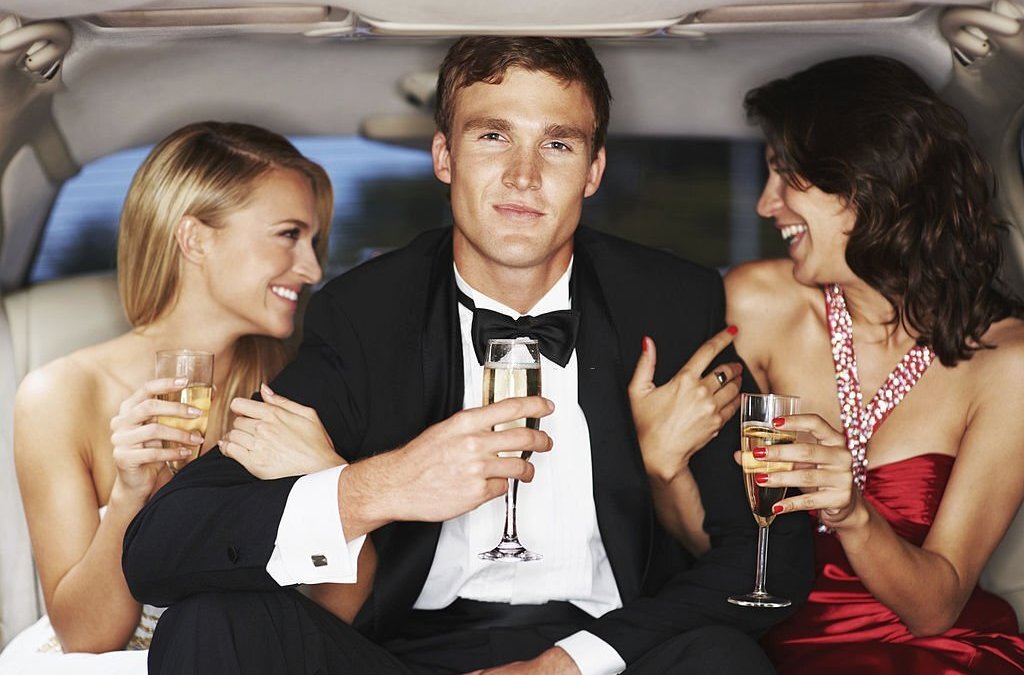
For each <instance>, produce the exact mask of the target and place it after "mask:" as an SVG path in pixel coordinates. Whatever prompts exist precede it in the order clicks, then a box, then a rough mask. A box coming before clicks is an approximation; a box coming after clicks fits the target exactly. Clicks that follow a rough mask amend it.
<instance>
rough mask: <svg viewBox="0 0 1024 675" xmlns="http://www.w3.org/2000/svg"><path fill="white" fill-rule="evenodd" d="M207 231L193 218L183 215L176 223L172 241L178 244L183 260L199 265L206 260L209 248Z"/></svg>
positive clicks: (203, 225)
mask: <svg viewBox="0 0 1024 675" xmlns="http://www.w3.org/2000/svg"><path fill="white" fill-rule="evenodd" d="M208 229H209V228H208V227H207V226H206V225H205V224H203V222H202V221H201V220H199V219H198V218H196V217H195V216H189V215H185V216H182V217H181V220H179V221H178V224H177V226H175V228H174V240H175V241H176V242H178V248H179V249H180V250H181V255H182V257H183V258H185V260H187V261H189V262H192V263H201V262H202V261H203V260H204V259H205V258H206V255H207V252H208V248H209V237H208V236H207V235H208V234H209V233H208V232H207V230H208Z"/></svg>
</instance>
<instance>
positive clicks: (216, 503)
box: [124, 228, 813, 663]
mask: <svg viewBox="0 0 1024 675" xmlns="http://www.w3.org/2000/svg"><path fill="white" fill-rule="evenodd" d="M574 255H575V262H574V271H573V305H574V307H578V308H580V310H581V326H580V332H579V335H580V336H579V340H578V342H577V346H576V350H577V356H578V359H579V380H580V382H579V392H580V394H579V395H580V405H581V407H582V409H583V411H584V413H585V415H586V419H587V424H588V426H589V428H590V435H591V439H590V440H591V451H592V454H593V472H594V475H593V484H594V501H595V504H596V510H597V520H598V526H599V528H600V531H601V537H602V540H603V542H604V546H605V549H606V550H607V553H608V559H609V561H610V563H611V567H612V570H613V573H614V576H615V581H616V584H617V585H618V589H619V594H620V596H621V598H622V601H623V603H624V606H623V607H622V608H621V609H618V610H615V611H612V612H609V613H608V614H606V615H605V616H603V617H601V618H599V619H596V620H595V621H594V622H593V624H592V625H590V626H589V627H588V630H589V631H590V632H592V633H593V634H595V635H597V636H598V637H600V638H602V639H603V640H605V641H606V642H608V643H609V644H610V645H612V646H613V647H614V648H615V649H616V651H618V652H619V654H620V655H621V656H622V658H623V659H624V660H625V661H626V662H627V663H630V662H632V661H634V660H636V659H637V658H638V657H640V656H641V655H643V654H644V653H645V652H647V651H648V650H650V649H651V648H653V647H655V646H657V645H658V644H660V643H661V642H663V641H665V640H667V639H669V638H670V637H672V636H674V635H676V634H678V633H680V632H682V631H685V630H688V629H691V628H695V627H699V626H704V625H710V624H729V625H733V626H736V627H738V628H740V629H742V630H745V631H747V632H749V633H751V634H755V635H756V634H758V633H759V632H760V631H762V630H764V629H765V628H767V627H768V626H769V625H771V624H772V623H775V622H776V621H778V620H780V619H781V618H783V617H784V616H785V615H786V611H785V610H757V609H749V608H739V607H736V606H734V605H731V604H729V603H727V602H726V597H727V596H729V595H730V594H736V593H742V592H747V591H749V590H750V589H751V588H752V587H753V575H754V558H755V549H756V527H755V525H754V521H753V519H752V517H751V515H750V511H749V508H748V506H747V504H746V499H745V497H744V492H743V484H742V479H741V475H740V472H739V469H738V467H737V466H736V464H735V463H734V461H733V459H732V454H733V451H734V450H736V449H737V448H738V442H739V429H738V421H737V419H735V418H734V419H733V420H732V421H731V422H730V423H729V424H727V425H726V426H725V428H724V429H723V430H722V431H721V433H720V434H719V435H718V437H717V438H716V439H715V440H713V441H712V442H711V443H709V444H708V445H707V446H706V447H705V448H704V449H702V450H701V451H700V452H699V453H698V454H697V455H696V456H695V457H694V458H693V460H692V462H691V467H692V471H693V474H694V476H695V478H696V479H697V481H698V484H699V485H700V489H701V495H702V499H703V502H704V508H705V512H706V517H705V524H704V526H705V529H706V531H707V532H708V534H709V535H710V537H711V542H712V550H711V551H710V552H709V553H707V554H705V555H704V556H702V557H701V558H700V559H698V560H693V559H692V558H690V557H689V556H688V555H687V554H685V553H684V552H683V550H682V549H681V548H680V547H679V546H678V545H677V544H676V543H675V542H674V541H673V540H672V539H671V538H670V537H669V536H668V535H667V534H666V533H665V532H664V530H662V528H661V527H660V525H659V524H658V523H657V521H656V519H655V517H654V514H653V508H652V504H651V497H650V490H649V486H648V481H647V478H646V475H645V473H644V468H643V462H642V460H641V456H640V451H639V448H638V446H637V442H636V436H635V431H634V428H633V424H632V418H631V415H630V411H629V402H628V398H627V394H626V385H627V383H628V381H629V377H630V375H631V373H632V369H633V366H634V365H635V363H636V360H637V358H638V356H639V353H640V346H641V338H642V337H643V336H644V335H649V336H651V337H652V338H654V340H655V341H656V342H657V345H658V372H657V375H656V382H659V383H660V382H663V381H665V380H666V379H668V378H669V377H671V376H672V375H673V374H674V373H675V372H676V371H677V370H678V369H679V368H680V367H681V366H682V365H683V364H684V363H685V362H686V360H687V359H688V358H689V357H690V355H691V354H692V353H693V352H694V350H695V349H696V348H697V347H698V346H700V345H701V344H702V343H703V342H704V341H705V340H706V339H707V338H708V337H710V336H711V335H713V334H714V333H715V332H717V331H719V330H721V329H722V328H723V327H724V299H723V289H722V283H721V279H720V278H719V276H718V274H717V273H715V272H714V271H711V270H707V269H704V268H701V267H698V266H696V265H693V264H690V263H687V262H684V261H682V260H679V259H678V258H676V257H674V256H671V255H669V254H667V253H663V252H660V251H655V250H652V249H649V248H645V247H642V246H639V245H636V244H632V243H629V242H625V241H623V240H620V239H616V238H613V237H610V236H607V235H603V234H599V233H597V232H595V231H592V230H588V229H586V228H580V230H579V231H578V232H577V234H576V237H575V246H574ZM458 336H459V331H458V312H457V305H456V298H455V283H454V275H453V273H452V252H451V231H450V230H447V229H446V230H436V231H432V232H428V233H426V234H424V235H421V236H420V237H418V238H417V239H416V240H415V241H413V242H412V243H411V244H410V245H408V246H406V247H405V248H403V249H401V250H398V251H395V252H393V253H390V254H387V255H384V256H381V257H380V258H377V259H375V260H372V261H370V262H368V263H366V264H364V265H362V266H360V267H358V268H356V269H354V270H352V271H350V272H348V273H347V274H344V275H342V276H341V277H339V278H338V279H336V280H334V281H332V282H331V283H330V284H328V285H327V286H326V287H325V288H324V289H323V290H321V291H320V292H318V293H317V294H316V295H315V296H314V298H313V299H312V301H311V304H310V307H309V309H308V311H307V313H306V322H305V327H304V337H303V342H302V346H301V348H300V351H299V354H298V356H297V357H296V359H295V361H294V362H293V363H292V364H291V365H289V366H288V367H287V368H286V369H285V370H284V371H283V372H282V373H281V375H280V376H279V377H278V378H277V379H276V380H275V381H274V383H273V385H272V386H273V388H274V390H275V391H277V392H278V393H281V394H283V395H285V396H287V397H289V398H291V399H293V400H296V401H298V402H300V403H303V404H305V405H308V406H312V407H313V408H315V409H316V410H317V412H318V414H319V415H320V419H321V420H322V421H323V423H324V425H325V426H326V428H327V431H328V433H329V434H330V436H331V438H332V439H333V441H334V444H335V447H336V448H337V449H338V452H339V453H341V454H342V455H343V456H344V457H346V458H347V459H348V460H349V461H356V460H358V459H360V458H363V457H367V456H370V455H373V454H375V453H380V452H386V451H388V450H391V449H393V448H396V447H398V446H400V445H402V444H404V443H406V442H407V441H409V440H410V439H412V438H413V437H414V436H416V435H417V434H419V433H420V432H421V431H422V430H423V429H424V428H426V427H427V426H429V425H431V424H433V423H435V422H438V421H440V420H442V419H444V418H446V417H448V416H450V415H451V414H452V413H454V412H456V411H458V410H459V409H461V407H462V403H463V386H462V382H463V374H462V349H461V345H460V342H459V337H458ZM723 358H724V359H726V360H733V359H735V354H734V353H732V352H731V350H730V351H729V352H726V353H725V354H724V356H723ZM746 384H747V385H748V386H747V387H745V388H749V386H750V385H751V382H750V380H749V379H748V380H747V381H746ZM555 451H556V452H557V449H556V450H555ZM294 480H295V479H294V478H289V479H281V480H275V481H258V480H256V479H255V478H253V477H252V476H250V475H249V474H248V473H247V472H246V471H244V470H243V469H242V468H241V467H240V465H238V464H237V463H235V462H234V461H232V460H229V459H227V458H225V457H223V456H222V455H220V454H219V453H217V452H212V453H209V454H207V455H206V456H204V457H203V458H202V459H200V460H198V461H196V462H193V463H192V464H190V465H189V466H188V467H187V468H186V469H185V470H183V471H182V472H181V473H180V474H179V475H178V476H177V477H176V478H175V479H174V480H173V481H171V482H170V483H169V484H168V485H167V486H165V488H164V489H163V490H162V491H160V492H159V493H158V494H157V495H156V496H155V497H154V499H152V500H151V501H150V503H149V504H148V505H147V506H146V507H145V509H143V511H142V512H141V513H140V514H139V515H138V516H137V517H136V519H135V520H134V521H133V523H132V525H131V527H130V528H129V530H128V532H127V535H126V537H125V555H124V570H125V575H126V577H127V579H128V582H129V585H130V587H131V589H132V593H133V594H134V595H135V597H136V598H137V599H139V600H141V601H144V602H148V603H150V604H155V605H166V604H170V603H172V602H174V601H175V600H176V599H178V598H181V597H184V596H187V595H190V594H193V593H198V592H203V591H209V590H229V589H247V590H266V589H273V588H277V585H276V584H275V583H274V581H273V580H272V579H271V578H270V577H269V575H267V573H266V571H265V567H266V564H267V562H268V560H269V557H270V554H271V552H272V550H273V546H274V539H275V537H276V533H277V527H278V522H279V521H280V517H281V513H282V511H283V509H284V504H285V501H286V499H287V496H288V492H289V490H290V488H291V485H292V483H293V482H294ZM439 532H440V524H438V523H418V522H397V523H392V524H390V525H387V526H385V527H383V528H381V529H379V530H377V531H375V532H374V533H373V535H372V536H373V541H374V544H375V545H376V547H377V551H378V555H379V563H378V568H377V575H376V580H375V583H374V589H373V593H372V595H371V596H370V598H369V600H368V601H367V603H366V605H365V606H364V608H363V610H362V611H361V612H360V613H359V615H358V617H357V618H356V621H355V626H356V627H357V628H358V629H359V630H361V631H362V632H364V633H365V634H367V635H368V636H369V637H371V638H372V639H376V640H381V639H384V638H386V637H388V636H389V635H390V634H392V633H393V632H394V631H395V629H396V628H398V627H400V626H401V624H402V622H403V620H404V618H405V617H406V615H407V613H408V612H409V611H410V609H411V608H412V605H413V602H414V601H415V600H416V598H417V596H418V595H419V593H420V590H421V588H422V586H423V582H424V581H425V579H426V577H427V573H428V571H429V569H430V565H431V562H432V560H433V555H434V550H435V547H436V544H437V540H438V535H439ZM770 551H771V556H770V561H769V566H768V570H769V574H768V580H769V587H770V589H771V591H772V592H773V593H775V594H778V595H782V596H785V597H790V598H793V599H794V600H796V601H798V603H797V604H799V601H800V600H802V599H803V598H804V597H805V596H806V594H807V592H808V591H809V588H810V583H811V579H812V574H813V569H812V559H811V545H810V531H809V526H808V518H807V517H806V515H803V514H799V515H796V516H794V517H787V516H783V517H781V518H779V519H777V521H776V523H775V524H774V525H773V526H772V537H771V548H770Z"/></svg>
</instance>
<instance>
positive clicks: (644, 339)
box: [640, 335, 648, 352]
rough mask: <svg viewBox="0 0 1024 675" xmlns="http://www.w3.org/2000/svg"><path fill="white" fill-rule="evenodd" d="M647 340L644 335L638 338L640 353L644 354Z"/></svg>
mask: <svg viewBox="0 0 1024 675" xmlns="http://www.w3.org/2000/svg"><path fill="white" fill-rule="evenodd" d="M647 339H648V338H647V336H646V335H645V336H643V337H642V338H640V351H642V352H646V351H647Z"/></svg>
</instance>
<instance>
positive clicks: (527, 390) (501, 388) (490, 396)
mask: <svg viewBox="0 0 1024 675" xmlns="http://www.w3.org/2000/svg"><path fill="white" fill-rule="evenodd" d="M515 396H540V364H539V363H538V364H535V365H523V364H521V363H517V364H514V365H511V366H509V365H505V364H501V363H491V362H487V363H485V364H484V405H490V404H491V403H497V402H498V401H503V400H505V399H506V398H512V397H515ZM515 427H529V428H530V429H539V428H540V418H538V417H523V418H520V419H518V420H512V421H511V422H505V423H503V424H498V425H495V427H494V430H495V431H504V430H505V429H513V428H515ZM498 454H499V455H501V456H502V457H522V458H523V459H530V455H532V454H533V453H532V452H499V453H498Z"/></svg>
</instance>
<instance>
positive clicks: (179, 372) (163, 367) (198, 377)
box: [156, 349, 213, 473]
mask: <svg viewBox="0 0 1024 675" xmlns="http://www.w3.org/2000/svg"><path fill="white" fill-rule="evenodd" d="M156 377H158V378H164V377H174V378H178V377H184V378H186V379H187V380H188V381H187V382H186V383H185V386H184V387H182V389H181V390H180V391H172V392H170V393H169V394H161V395H160V399H161V400H164V401H174V402H175V403H184V404H185V405H189V406H192V407H193V408H197V409H198V410H199V411H200V413H201V414H200V415H199V417H168V416H159V417H157V418H156V421H157V422H158V423H159V424H164V425H166V426H169V427H174V428H176V429H182V430H184V431H198V432H199V433H200V434H202V435H203V436H204V437H205V436H206V425H207V422H208V421H209V418H210V401H211V399H212V394H213V354H211V353H210V352H199V351H194V350H191V349H168V350H163V351H158V352H157V353H156ZM163 446H164V447H165V448H176V447H178V446H179V444H178V443H175V442H173V441H164V442H163ZM185 447H187V448H189V449H190V450H192V454H191V455H190V456H189V457H187V458H185V459H182V460H173V461H169V462H167V468H168V469H170V470H171V473H178V471H180V470H181V467H183V466H185V465H186V464H188V463H189V462H191V461H192V460H193V459H195V458H196V457H198V456H199V450H200V449H201V448H202V445H201V444H200V445H195V446H185Z"/></svg>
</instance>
